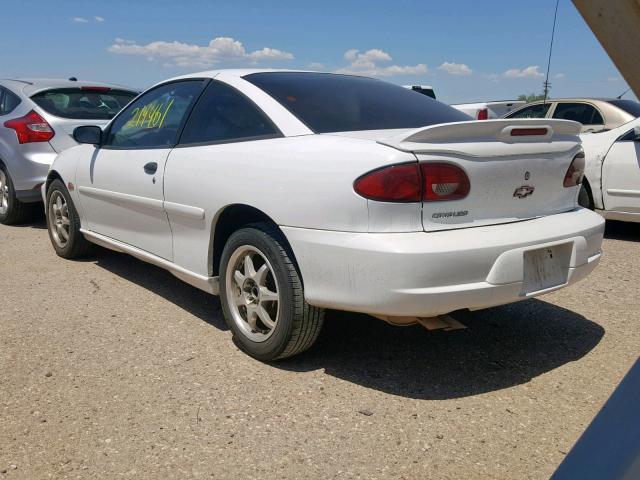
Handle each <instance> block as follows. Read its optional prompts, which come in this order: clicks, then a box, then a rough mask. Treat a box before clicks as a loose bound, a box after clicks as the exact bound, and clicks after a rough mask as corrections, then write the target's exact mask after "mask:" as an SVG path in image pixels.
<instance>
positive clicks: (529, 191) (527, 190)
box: [513, 185, 536, 198]
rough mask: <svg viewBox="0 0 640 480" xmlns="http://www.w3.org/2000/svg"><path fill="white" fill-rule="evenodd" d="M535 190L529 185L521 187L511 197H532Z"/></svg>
mask: <svg viewBox="0 0 640 480" xmlns="http://www.w3.org/2000/svg"><path fill="white" fill-rule="evenodd" d="M535 189H536V188H535V187H532V186H530V185H522V186H521V187H518V188H516V190H515V191H514V192H513V196H514V197H516V198H525V197H528V196H529V195H533V191H534V190H535Z"/></svg>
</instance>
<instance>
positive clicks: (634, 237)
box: [604, 220, 640, 242]
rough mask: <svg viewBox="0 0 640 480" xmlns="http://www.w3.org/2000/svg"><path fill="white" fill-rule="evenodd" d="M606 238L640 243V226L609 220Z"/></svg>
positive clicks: (605, 233) (605, 232)
mask: <svg viewBox="0 0 640 480" xmlns="http://www.w3.org/2000/svg"><path fill="white" fill-rule="evenodd" d="M604 238H608V239H611V240H626V241H629V242H640V224H637V223H632V222H618V221H615V220H607V224H606V227H605V230H604Z"/></svg>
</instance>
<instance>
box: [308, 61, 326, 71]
mask: <svg viewBox="0 0 640 480" xmlns="http://www.w3.org/2000/svg"><path fill="white" fill-rule="evenodd" d="M326 68H327V67H325V66H324V63H318V62H311V63H310V64H309V70H326Z"/></svg>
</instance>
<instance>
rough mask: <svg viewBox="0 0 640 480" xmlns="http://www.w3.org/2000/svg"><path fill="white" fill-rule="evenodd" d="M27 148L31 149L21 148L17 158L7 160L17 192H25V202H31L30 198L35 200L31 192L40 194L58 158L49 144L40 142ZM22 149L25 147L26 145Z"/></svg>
mask: <svg viewBox="0 0 640 480" xmlns="http://www.w3.org/2000/svg"><path fill="white" fill-rule="evenodd" d="M33 145H36V147H34V146H33ZM27 146H28V147H29V149H27V148H20V149H19V150H18V152H16V153H17V154H16V155H15V156H13V157H10V158H7V159H6V160H5V163H6V164H7V168H8V169H9V174H10V175H11V180H12V181H13V186H14V188H15V189H16V192H24V196H25V200H24V201H30V200H28V198H35V197H32V196H31V191H34V190H35V191H37V192H39V187H40V184H41V183H42V182H44V181H45V180H46V179H47V174H48V173H49V168H50V167H51V164H52V163H53V161H54V160H55V158H56V156H57V153H56V152H55V151H54V150H53V148H52V147H51V145H49V144H48V143H44V142H40V143H37V144H27ZM20 147H24V145H21V146H20ZM18 195H23V193H18ZM34 195H35V194H34ZM21 200H22V199H21ZM34 201H37V200H34Z"/></svg>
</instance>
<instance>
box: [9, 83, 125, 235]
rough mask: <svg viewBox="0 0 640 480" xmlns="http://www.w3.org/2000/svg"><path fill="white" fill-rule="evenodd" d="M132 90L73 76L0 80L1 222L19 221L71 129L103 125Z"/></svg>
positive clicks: (67, 144)
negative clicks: (68, 77) (82, 79)
mask: <svg viewBox="0 0 640 480" xmlns="http://www.w3.org/2000/svg"><path fill="white" fill-rule="evenodd" d="M136 95H137V92H136V91H134V90H132V89H130V88H125V87H120V86H117V85H109V84H106V83H97V82H83V81H78V80H76V79H74V78H71V79H69V80H56V79H19V80H0V223H4V224H7V225H8V224H13V223H19V222H20V221H22V220H23V219H24V217H25V214H26V212H27V208H28V204H30V203H35V202H41V201H42V197H41V195H40V185H41V184H42V183H43V182H44V181H45V179H46V177H47V172H48V171H49V165H51V163H52V162H53V159H54V158H55V157H56V155H57V154H58V153H59V152H61V151H62V150H65V149H67V148H69V147H72V146H74V145H77V143H76V142H75V140H74V139H73V137H72V136H71V135H72V133H73V129H74V128H76V127H78V126H80V125H87V124H89V125H106V124H107V122H108V121H109V120H110V119H111V118H112V117H114V116H115V114H116V113H118V112H119V111H120V110H121V109H122V107H124V106H125V105H126V104H127V103H129V102H130V101H131V100H132V99H133V98H134V97H135V96H136Z"/></svg>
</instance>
